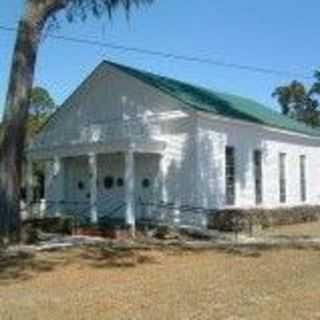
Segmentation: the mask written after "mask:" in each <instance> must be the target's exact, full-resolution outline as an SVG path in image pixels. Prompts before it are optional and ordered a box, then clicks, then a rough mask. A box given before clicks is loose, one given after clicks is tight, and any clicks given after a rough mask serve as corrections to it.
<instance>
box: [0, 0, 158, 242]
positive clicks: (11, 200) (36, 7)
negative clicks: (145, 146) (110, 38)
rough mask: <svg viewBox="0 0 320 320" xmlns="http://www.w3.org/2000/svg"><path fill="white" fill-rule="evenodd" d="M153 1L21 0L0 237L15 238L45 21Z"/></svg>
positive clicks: (0, 139) (0, 156)
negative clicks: (61, 15)
mask: <svg viewBox="0 0 320 320" xmlns="http://www.w3.org/2000/svg"><path fill="white" fill-rule="evenodd" d="M151 2H153V0H25V7H24V11H23V14H22V17H21V19H20V22H19V26H18V31H17V39H16V44H15V47H14V52H13V58H12V66H11V71H10V77H9V87H8V92H7V98H6V104H5V110H4V116H3V121H2V123H3V127H2V131H1V136H0V210H1V211H0V214H1V215H0V236H2V239H5V238H6V239H9V238H11V240H14V238H16V239H17V240H19V237H20V220H21V219H20V208H19V207H20V190H19V189H20V188H19V186H20V182H21V169H22V161H23V150H24V144H25V136H26V123H27V117H28V111H29V106H30V96H31V89H32V84H33V78H34V70H35V64H36V60H37V53H38V48H39V44H40V39H41V35H42V32H43V29H44V27H45V25H46V24H47V23H48V20H50V18H51V19H54V18H55V16H56V14H57V13H58V12H60V11H65V13H66V16H67V18H68V20H69V21H72V19H73V17H75V16H80V17H81V18H82V19H83V20H85V19H86V17H87V15H88V14H89V13H92V15H93V16H95V17H101V16H102V15H103V14H105V13H106V14H107V16H108V17H109V18H110V17H111V16H112V13H113V12H114V10H115V9H117V8H120V7H121V8H123V9H124V10H125V11H126V13H127V14H129V12H130V9H131V7H132V6H136V7H137V6H139V5H144V4H148V3H151Z"/></svg>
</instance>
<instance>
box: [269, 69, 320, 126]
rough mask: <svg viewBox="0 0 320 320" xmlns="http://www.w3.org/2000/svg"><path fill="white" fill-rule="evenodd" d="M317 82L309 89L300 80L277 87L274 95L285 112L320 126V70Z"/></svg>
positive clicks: (299, 119)
mask: <svg viewBox="0 0 320 320" xmlns="http://www.w3.org/2000/svg"><path fill="white" fill-rule="evenodd" d="M314 77H315V82H314V84H313V85H312V86H311V87H310V88H309V89H308V88H307V87H306V86H305V85H304V84H303V83H301V82H299V81H296V80H294V81H292V82H291V83H290V84H289V85H286V86H280V87H277V88H276V89H275V91H274V92H273V94H272V96H273V97H274V98H277V100H278V103H279V104H280V106H281V111H282V113H283V114H285V115H288V116H290V117H292V118H294V119H296V120H298V121H302V122H305V123H306V124H308V125H310V126H313V127H316V126H320V110H319V109H320V101H319V97H320V71H316V72H315V74H314Z"/></svg>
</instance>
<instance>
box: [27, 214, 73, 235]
mask: <svg viewBox="0 0 320 320" xmlns="http://www.w3.org/2000/svg"><path fill="white" fill-rule="evenodd" d="M73 227H74V221H73V218H72V217H69V216H61V217H48V218H39V219H27V220H25V221H24V222H23V228H24V229H25V230H39V231H42V232H45V233H60V234H72V230H73ZM34 232H36V231H34Z"/></svg>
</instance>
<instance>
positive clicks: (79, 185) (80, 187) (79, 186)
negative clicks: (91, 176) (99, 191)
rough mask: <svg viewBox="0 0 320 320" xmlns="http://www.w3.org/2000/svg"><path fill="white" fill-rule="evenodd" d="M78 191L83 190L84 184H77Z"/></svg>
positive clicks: (80, 182)
mask: <svg viewBox="0 0 320 320" xmlns="http://www.w3.org/2000/svg"><path fill="white" fill-rule="evenodd" d="M78 189H79V190H83V189H84V183H83V182H82V181H79V182H78Z"/></svg>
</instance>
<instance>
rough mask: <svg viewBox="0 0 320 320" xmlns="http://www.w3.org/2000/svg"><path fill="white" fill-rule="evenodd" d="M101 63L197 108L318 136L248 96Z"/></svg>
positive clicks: (319, 135) (319, 131)
mask: <svg viewBox="0 0 320 320" xmlns="http://www.w3.org/2000/svg"><path fill="white" fill-rule="evenodd" d="M104 62H105V63H107V64H109V65H111V66H114V67H116V68H117V69H120V71H123V72H126V73H128V74H129V75H131V76H133V77H135V78H138V79H139V80H140V81H143V82H145V83H147V84H149V85H151V86H153V87H156V88H157V89H159V90H161V91H163V92H164V93H166V94H168V95H170V96H172V97H173V98H175V99H177V100H179V101H182V102H184V103H185V104H187V105H188V106H189V107H191V108H193V109H196V110H198V111H204V112H208V113H214V114H217V115H221V116H224V117H227V118H236V119H239V120H244V121H249V122H255V123H257V124H260V125H266V126H269V127H275V128H278V129H282V130H287V131H291V132H296V133H300V134H305V135H308V136H313V137H320V130H319V129H317V128H313V127H311V126H308V125H306V124H305V123H303V122H299V121H297V120H295V119H293V118H290V117H288V116H286V115H283V114H281V113H280V112H278V111H277V110H275V109H272V108H269V107H267V106H266V105H264V104H262V103H260V102H258V101H256V100H254V99H252V98H248V97H242V96H239V95H235V94H231V93H227V92H220V91H214V90H212V89H209V88H206V87H202V86H199V85H194V84H191V83H188V82H184V81H181V80H178V79H173V78H170V77H167V76H163V75H158V74H155V73H152V72H150V71H144V70H140V69H137V68H132V67H130V66H126V65H122V64H119V63H116V62H112V61H107V60H104Z"/></svg>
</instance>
